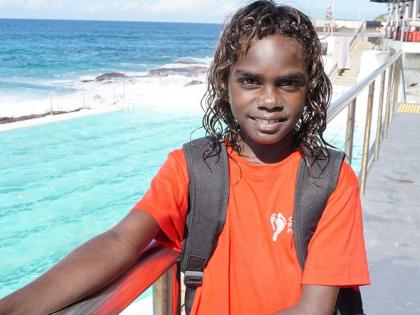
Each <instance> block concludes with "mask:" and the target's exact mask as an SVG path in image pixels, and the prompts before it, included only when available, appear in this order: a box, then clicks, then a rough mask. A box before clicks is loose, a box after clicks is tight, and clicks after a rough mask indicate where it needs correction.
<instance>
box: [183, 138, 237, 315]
mask: <svg viewBox="0 0 420 315" xmlns="http://www.w3.org/2000/svg"><path fill="white" fill-rule="evenodd" d="M183 148H184V154H185V160H186V163H187V169H188V176H189V209H188V214H187V221H186V227H185V228H186V234H185V235H186V236H185V240H184V244H183V250H182V254H181V271H183V272H184V283H185V285H186V292H185V311H186V314H187V315H188V314H189V313H190V312H191V307H192V304H193V301H194V296H195V290H196V288H197V287H198V286H201V284H202V282H203V270H204V267H205V266H206V265H207V262H208V260H209V259H210V257H211V255H212V254H213V250H214V248H215V247H216V244H217V239H218V237H219V234H220V232H221V231H222V228H223V225H224V223H225V219H226V209H227V203H228V199H229V167H228V157H227V152H226V148H225V146H224V144H221V151H220V154H219V155H214V156H210V157H208V158H206V160H204V158H203V154H204V152H205V151H206V150H207V149H208V148H209V139H208V138H200V139H197V140H194V141H191V142H188V143H186V144H184V146H183ZM204 196H205V198H204Z"/></svg>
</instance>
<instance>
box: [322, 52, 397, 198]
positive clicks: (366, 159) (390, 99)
mask: <svg viewBox="0 0 420 315" xmlns="http://www.w3.org/2000/svg"><path fill="white" fill-rule="evenodd" d="M401 73H402V54H401V52H394V54H393V55H391V56H390V57H389V58H388V59H387V60H386V62H385V63H384V64H383V65H382V66H380V67H379V68H378V69H376V70H375V71H373V72H372V73H371V74H369V75H368V76H367V77H366V78H365V79H363V80H362V81H361V82H359V83H357V84H356V85H355V86H353V87H352V88H351V89H350V90H348V91H347V92H346V93H344V94H343V95H341V96H340V97H338V98H337V99H336V100H335V101H334V102H332V104H331V106H330V109H329V111H328V115H327V117H328V118H327V123H329V122H331V121H332V120H333V119H334V118H335V117H337V116H338V115H339V114H340V113H341V112H342V111H344V110H345V109H348V111H347V121H346V136H345V150H344V151H345V153H346V155H347V159H348V161H349V163H350V164H351V163H352V159H353V143H354V130H355V113H356V103H357V100H358V97H359V95H360V94H361V92H362V91H364V90H365V89H366V88H368V89H369V92H368V97H367V102H366V103H365V104H363V105H365V108H366V116H365V123H364V134H363V152H362V163H361V170H360V173H359V184H360V192H361V194H363V193H364V191H365V186H366V176H367V172H368V169H369V167H370V165H371V163H372V162H373V161H374V160H377V159H378V158H379V147H380V144H381V142H382V139H383V138H384V137H387V136H388V132H389V124H390V123H391V120H392V114H393V111H394V108H395V104H396V102H397V99H398V92H399V85H400V80H401ZM386 77H387V79H386ZM378 80H380V81H378ZM377 81H378V83H379V86H380V87H379V100H378V106H377V110H378V112H377V123H376V130H375V132H376V134H375V141H374V143H373V144H372V147H373V150H371V149H370V148H371V146H370V138H371V132H372V130H371V129H372V117H373V104H374V99H375V95H377V94H376V93H377V92H376V91H375V85H376V82H377ZM385 92H386V98H385ZM359 106H360V105H359ZM372 151H374V152H372Z"/></svg>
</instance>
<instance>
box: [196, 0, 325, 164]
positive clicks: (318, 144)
mask: <svg viewBox="0 0 420 315" xmlns="http://www.w3.org/2000/svg"><path fill="white" fill-rule="evenodd" d="M273 34H279V35H282V36H285V37H288V38H293V39H294V40H296V42H297V43H298V44H299V45H300V46H301V47H302V49H303V52H304V59H305V60H304V61H305V64H306V66H307V72H308V78H309V80H308V81H309V82H308V86H307V95H306V104H305V107H304V110H303V114H302V116H301V118H300V119H299V121H298V122H297V124H296V127H295V130H294V139H295V143H296V145H297V148H298V149H299V150H300V151H301V152H302V154H303V155H304V156H305V157H306V158H310V157H311V158H316V157H318V156H319V155H320V154H322V153H324V152H325V150H323V148H325V147H326V145H328V143H327V142H326V141H325V140H324V139H323V136H322V134H323V132H324V130H325V128H326V112H327V107H328V104H329V102H330V99H331V82H330V80H329V79H328V77H327V75H326V74H325V72H324V67H323V64H322V59H321V54H322V52H321V42H320V40H319V38H318V35H317V33H316V32H315V29H314V27H313V25H312V23H311V21H310V19H309V18H308V17H307V16H306V15H305V14H303V13H302V12H300V11H299V10H297V9H295V8H292V7H289V6H285V5H277V4H276V3H275V2H274V1H271V0H259V1H255V2H252V3H251V4H249V5H247V6H245V7H243V8H241V9H239V10H238V11H237V12H236V13H235V14H234V15H233V16H232V18H231V19H230V21H229V22H228V23H227V24H226V25H225V26H224V29H223V31H222V33H221V36H220V39H219V43H218V46H217V49H216V52H215V55H214V59H213V62H212V63H211V65H210V69H209V73H208V80H207V81H208V86H207V92H206V94H205V95H204V96H203V99H202V107H203V109H204V111H205V114H204V117H203V127H204V129H205V130H206V134H207V136H209V138H210V139H211V142H210V147H209V150H208V151H207V153H206V156H210V155H218V153H219V152H220V143H221V142H223V141H225V140H226V141H227V143H228V144H229V146H231V147H233V149H234V150H236V151H238V152H241V148H240V146H239V140H240V126H239V124H238V123H237V122H236V120H235V118H234V117H233V114H232V111H231V109H230V104H229V102H228V101H227V100H228V98H227V93H228V91H227V82H228V78H229V73H230V69H231V67H232V65H233V64H234V63H235V62H236V61H237V60H238V58H239V57H240V56H244V55H245V54H246V53H247V51H248V50H249V49H250V47H251V46H252V45H253V44H255V42H257V41H258V40H260V39H263V38H265V37H266V36H269V35H273Z"/></svg>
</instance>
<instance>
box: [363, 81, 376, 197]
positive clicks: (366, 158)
mask: <svg viewBox="0 0 420 315" xmlns="http://www.w3.org/2000/svg"><path fill="white" fill-rule="evenodd" d="M374 91H375V81H373V82H372V83H371V84H370V85H369V95H368V102H367V113H366V123H365V134H364V140H363V156H362V169H361V173H360V174H361V179H360V193H361V194H364V193H365V187H366V175H367V169H368V163H369V140H370V129H371V125H372V108H373V93H374Z"/></svg>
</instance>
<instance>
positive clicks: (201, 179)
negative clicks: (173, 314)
mask: <svg viewBox="0 0 420 315" xmlns="http://www.w3.org/2000/svg"><path fill="white" fill-rule="evenodd" d="M208 143H209V139H208V138H200V139H197V140H194V141H191V142H188V143H186V144H184V146H183V148H184V154H185V159H186V164H187V169H188V175H189V209H188V214H187V219H186V230H185V240H184V244H183V248H182V254H181V258H180V262H179V263H180V264H179V269H180V271H182V272H184V283H185V286H186V290H185V312H186V314H187V315H189V314H190V312H191V308H192V305H193V301H194V296H195V290H196V288H197V287H199V286H201V284H202V282H203V270H204V268H205V266H206V265H207V263H208V261H209V259H210V258H211V256H212V254H213V251H214V249H215V247H216V244H217V239H218V236H219V234H220V232H221V231H222V228H223V225H224V222H225V219H226V211H227V204H228V199H229V169H228V155H227V152H226V148H225V146H224V144H223V143H222V144H221V146H222V148H221V151H220V154H219V155H214V156H210V157H208V158H207V159H206V161H204V159H203V154H204V152H205V150H206V149H208V147H209V146H208ZM328 153H329V159H318V160H316V161H315V162H314V163H312V165H311V166H310V169H308V167H307V165H306V163H305V161H304V160H303V159H301V161H300V164H299V169H298V173H297V178H296V189H295V201H294V210H293V237H294V241H295V244H296V253H297V257H298V260H299V264H300V266H301V268H302V270H303V269H304V266H305V261H306V257H307V255H308V244H309V241H310V240H311V238H312V235H313V234H314V232H315V229H316V227H317V224H318V221H319V219H320V218H321V215H322V213H323V211H324V207H325V205H326V202H327V200H328V197H329V196H330V194H331V193H332V191H333V190H334V189H335V186H336V184H337V181H338V176H339V172H340V168H341V163H342V162H343V159H344V154H343V153H342V152H340V151H337V150H332V149H328ZM304 209H310V211H304ZM180 310H181V307H180V299H179V301H178V312H179V313H180ZM334 314H335V315H363V314H364V313H363V308H362V300H361V295H360V291H359V290H358V289H354V288H340V290H339V293H338V297H337V303H336V308H335V312H334Z"/></svg>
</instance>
